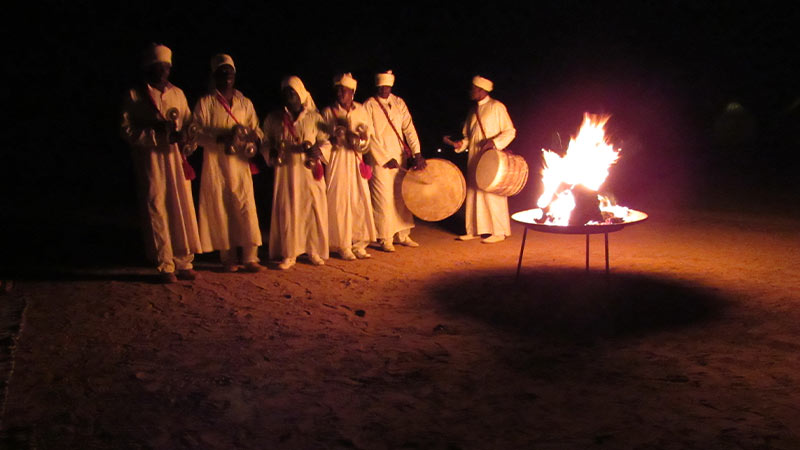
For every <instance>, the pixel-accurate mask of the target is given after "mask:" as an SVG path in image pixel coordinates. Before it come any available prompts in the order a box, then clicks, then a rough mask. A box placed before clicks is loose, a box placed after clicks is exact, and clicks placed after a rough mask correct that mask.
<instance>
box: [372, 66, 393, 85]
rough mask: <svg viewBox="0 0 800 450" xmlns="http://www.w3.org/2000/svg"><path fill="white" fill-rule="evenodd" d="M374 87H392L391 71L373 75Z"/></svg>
mask: <svg viewBox="0 0 800 450" xmlns="http://www.w3.org/2000/svg"><path fill="white" fill-rule="evenodd" d="M375 86H378V87H380V86H389V87H391V86H394V74H393V73H392V71H391V70H387V71H386V72H383V73H379V74H377V75H375Z"/></svg>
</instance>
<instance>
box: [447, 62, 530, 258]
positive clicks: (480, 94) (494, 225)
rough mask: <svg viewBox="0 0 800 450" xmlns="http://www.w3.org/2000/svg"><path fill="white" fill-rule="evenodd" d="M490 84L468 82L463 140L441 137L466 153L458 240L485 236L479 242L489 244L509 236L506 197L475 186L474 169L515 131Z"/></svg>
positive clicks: (480, 79)
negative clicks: (472, 103)
mask: <svg viewBox="0 0 800 450" xmlns="http://www.w3.org/2000/svg"><path fill="white" fill-rule="evenodd" d="M493 88H494V84H493V83H492V82H491V81H489V80H487V79H486V78H483V77H481V76H476V77H474V78H473V79H472V88H471V89H470V98H471V99H472V100H473V101H475V102H476V105H475V107H474V108H472V109H471V110H470V112H469V114H468V115H467V120H466V121H465V122H464V127H463V130H462V133H463V136H464V138H463V139H461V140H460V141H453V140H451V139H450V137H449V136H445V137H444V142H445V143H446V144H449V145H452V146H453V147H454V149H455V151H456V152H458V153H460V152H463V151H465V150H466V151H468V152H469V157H468V158H467V198H466V201H465V202H466V207H467V215H466V231H467V232H466V234H464V235H462V236H459V237H458V239H459V240H462V241H468V240H471V239H475V238H477V237H479V236H480V235H485V237H484V238H483V239H481V242H483V243H485V244H492V243H495V242H500V241H502V240H504V239H505V238H506V237H507V236H511V221H510V219H509V215H508V197H505V196H502V195H495V194H490V193H488V192H486V191H483V190H481V189H478V187H477V186H476V184H475V169H476V167H477V165H478V161H479V160H480V157H481V156H482V154H483V152H485V151H488V150H492V149H495V150H503V149H505V148H506V147H508V144H510V143H511V141H513V140H514V137H515V136H516V135H517V130H516V129H514V124H513V123H512V122H511V117H509V116H508V111H507V110H506V106H505V105H504V104H502V103H500V102H499V101H497V100H495V99H493V98H491V97H490V96H489V92H491V91H492V89H493Z"/></svg>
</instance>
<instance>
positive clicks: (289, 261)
mask: <svg viewBox="0 0 800 450" xmlns="http://www.w3.org/2000/svg"><path fill="white" fill-rule="evenodd" d="M294 263H295V259H294V258H286V259H284V260H283V261H281V262H280V264H278V269H280V270H287V269H291V268H292V266H293V265H294Z"/></svg>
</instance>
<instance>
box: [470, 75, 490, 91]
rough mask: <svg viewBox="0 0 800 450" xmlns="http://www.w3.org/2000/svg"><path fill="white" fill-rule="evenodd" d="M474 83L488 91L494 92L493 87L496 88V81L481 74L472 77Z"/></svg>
mask: <svg viewBox="0 0 800 450" xmlns="http://www.w3.org/2000/svg"><path fill="white" fill-rule="evenodd" d="M472 84H474V85H475V86H478V87H479V88H481V89H483V90H484V91H486V92H492V89H494V83H492V82H491V81H489V80H487V79H486V78H483V77H482V76H480V75H475V77H474V78H473V79H472Z"/></svg>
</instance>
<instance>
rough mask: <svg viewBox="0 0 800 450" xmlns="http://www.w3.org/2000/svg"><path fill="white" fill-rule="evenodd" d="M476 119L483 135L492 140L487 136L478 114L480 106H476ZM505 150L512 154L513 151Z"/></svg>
mask: <svg viewBox="0 0 800 450" xmlns="http://www.w3.org/2000/svg"><path fill="white" fill-rule="evenodd" d="M475 119H477V120H478V126H479V127H481V133H483V137H485V138H486V139H490V138H489V135H488V134H486V130H485V129H484V128H483V122H481V115H480V114H478V105H475ZM498 150H500V149H498ZM504 150H506V151H508V152H509V153H511V150H509V149H508V148H506V149H504Z"/></svg>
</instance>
